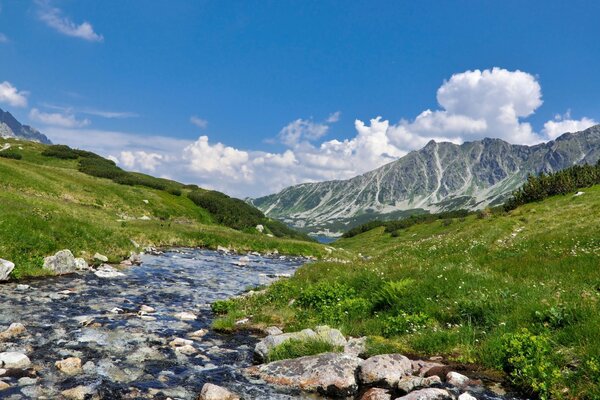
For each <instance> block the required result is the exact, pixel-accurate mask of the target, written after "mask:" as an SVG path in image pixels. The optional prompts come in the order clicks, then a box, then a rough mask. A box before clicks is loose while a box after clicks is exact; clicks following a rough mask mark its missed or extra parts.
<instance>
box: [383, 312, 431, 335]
mask: <svg viewBox="0 0 600 400" xmlns="http://www.w3.org/2000/svg"><path fill="white" fill-rule="evenodd" d="M430 323H431V318H430V317H429V316H428V315H427V314H425V313H423V312H420V313H416V314H407V313H401V314H400V315H394V316H388V317H386V318H385V319H384V322H383V334H384V335H385V336H387V337H390V336H398V335H405V334H411V333H415V332H418V331H421V330H423V329H426V328H427V327H428V326H429V325H430Z"/></svg>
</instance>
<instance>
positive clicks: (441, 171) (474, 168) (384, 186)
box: [251, 125, 600, 234]
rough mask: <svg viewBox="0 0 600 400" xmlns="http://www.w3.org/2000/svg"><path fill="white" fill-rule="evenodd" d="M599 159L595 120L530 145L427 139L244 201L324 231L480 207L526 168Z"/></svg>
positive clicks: (495, 199)
mask: <svg viewBox="0 0 600 400" xmlns="http://www.w3.org/2000/svg"><path fill="white" fill-rule="evenodd" d="M599 158H600V125H597V126H594V127H591V128H589V129H587V130H585V131H582V132H577V133H565V134H564V135H562V136H560V137H559V138H557V139H556V140H554V141H551V142H547V143H542V144H538V145H535V146H523V145H513V144H510V143H507V142H505V141H503V140H500V139H483V140H480V141H474V142H467V143H463V144H462V145H456V144H453V143H436V142H434V141H431V142H429V143H428V144H427V145H426V146H425V147H424V148H422V149H421V150H419V151H413V152H411V153H409V154H407V155H406V156H404V157H402V158H400V159H398V160H396V161H394V162H391V163H389V164H386V165H384V166H382V167H380V168H378V169H376V170H373V171H370V172H367V173H365V174H363V175H360V176H357V177H355V178H352V179H348V180H343V181H328V182H319V183H305V184H301V185H296V186H291V187H289V188H286V189H284V190H282V191H281V192H279V193H277V194H272V195H269V196H265V197H261V198H258V199H253V200H251V202H252V204H254V205H255V206H256V207H258V208H259V209H261V210H262V211H263V212H265V213H266V214H267V215H268V216H270V217H273V218H278V219H281V220H284V221H285V222H287V223H289V224H291V225H294V226H296V227H298V228H302V229H303V230H304V231H307V232H313V233H321V234H327V233H331V232H340V231H345V230H347V229H349V228H351V227H353V226H356V225H359V224H361V223H363V222H366V221H368V220H371V219H374V218H376V217H378V218H386V219H392V218H400V217H402V216H406V215H409V214H411V213H414V212H417V211H423V210H427V211H430V212H439V211H449V210H456V209H460V208H469V209H479V208H483V207H486V206H488V205H496V204H500V203H502V202H503V201H504V200H505V199H506V197H508V196H509V195H510V193H512V191H513V190H515V189H516V188H518V187H519V186H520V185H521V184H522V183H523V182H524V181H525V179H526V178H527V175H528V174H538V173H540V172H542V171H544V172H553V171H557V170H561V169H563V168H566V167H568V166H571V165H574V164H584V163H589V164H593V163H596V162H597V161H598V159H599Z"/></svg>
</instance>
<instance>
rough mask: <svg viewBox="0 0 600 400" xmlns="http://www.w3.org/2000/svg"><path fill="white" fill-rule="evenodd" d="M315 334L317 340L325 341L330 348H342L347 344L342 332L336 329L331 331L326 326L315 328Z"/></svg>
mask: <svg viewBox="0 0 600 400" xmlns="http://www.w3.org/2000/svg"><path fill="white" fill-rule="evenodd" d="M315 333H316V334H317V336H318V337H319V339H322V340H324V341H326V342H327V343H329V344H331V345H332V346H339V347H344V346H346V344H347V341H346V338H345V337H344V335H343V334H342V332H340V331H339V330H337V329H332V328H330V327H328V326H327V325H321V326H317V327H316V328H315Z"/></svg>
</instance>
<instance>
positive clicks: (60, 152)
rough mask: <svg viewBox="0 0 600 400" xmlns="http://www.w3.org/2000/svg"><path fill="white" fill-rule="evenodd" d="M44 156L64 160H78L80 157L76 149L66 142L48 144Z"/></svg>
mask: <svg viewBox="0 0 600 400" xmlns="http://www.w3.org/2000/svg"><path fill="white" fill-rule="evenodd" d="M42 155H43V156H46V157H54V158H61V159H63V160H76V159H78V158H79V154H78V153H77V151H76V150H74V149H72V148H70V147H69V146H65V145H64V144H55V145H52V146H48V147H47V148H46V149H45V150H44V151H43V152H42Z"/></svg>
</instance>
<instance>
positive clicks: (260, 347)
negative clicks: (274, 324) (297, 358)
mask: <svg viewBox="0 0 600 400" xmlns="http://www.w3.org/2000/svg"><path fill="white" fill-rule="evenodd" d="M316 337H317V334H316V333H315V331H313V330H312V329H304V330H302V331H300V332H290V333H282V334H279V335H269V336H267V337H266V338H264V339H262V340H261V341H260V342H258V343H257V344H256V346H255V347H254V354H255V355H256V357H257V358H258V359H259V360H261V361H264V360H266V359H267V358H268V357H269V353H270V352H271V350H273V349H274V348H275V347H277V346H279V345H280V344H282V343H283V342H287V341H288V340H292V339H294V340H306V339H314V338H316Z"/></svg>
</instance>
